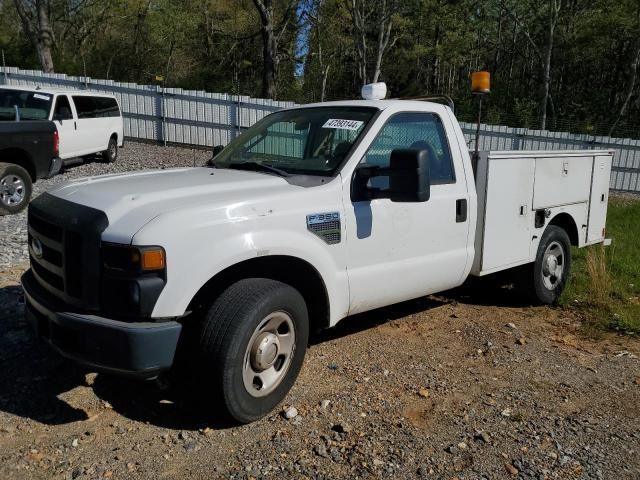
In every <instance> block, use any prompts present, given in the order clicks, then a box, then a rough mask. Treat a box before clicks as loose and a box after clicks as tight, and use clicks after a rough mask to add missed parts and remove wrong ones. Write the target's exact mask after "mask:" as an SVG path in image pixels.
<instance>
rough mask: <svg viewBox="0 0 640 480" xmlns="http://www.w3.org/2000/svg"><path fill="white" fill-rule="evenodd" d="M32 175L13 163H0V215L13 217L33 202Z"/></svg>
mask: <svg viewBox="0 0 640 480" xmlns="http://www.w3.org/2000/svg"><path fill="white" fill-rule="evenodd" d="M32 189H33V185H32V183H31V175H29V172H27V171H26V170H25V169H24V168H22V167H21V166H19V165H14V164H12V163H0V215H12V214H14V213H19V212H21V211H22V210H24V209H25V208H26V206H27V205H28V204H29V201H30V200H31V192H32Z"/></svg>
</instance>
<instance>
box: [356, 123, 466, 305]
mask: <svg viewBox="0 0 640 480" xmlns="http://www.w3.org/2000/svg"><path fill="white" fill-rule="evenodd" d="M397 148H412V149H420V150H426V151H427V156H428V158H429V164H430V171H431V197H430V199H429V200H428V201H426V202H392V201H391V200H389V199H375V200H371V201H358V202H353V201H352V202H351V205H350V207H347V209H346V210H347V212H346V221H347V242H348V246H347V248H348V274H349V288H350V309H349V314H354V313H358V312H363V311H367V310H371V309H373V308H377V307H380V306H384V305H390V304H393V303H397V302H401V301H404V300H409V299H412V298H418V297H421V296H424V295H427V294H429V293H433V292H436V291H442V290H446V289H449V288H452V287H455V286H457V285H459V284H460V283H461V280H462V276H463V275H464V271H465V267H466V264H467V260H468V255H469V252H468V235H469V223H470V222H469V220H468V218H467V216H466V215H465V217H464V218H462V216H461V215H457V212H456V205H457V204H460V202H463V201H464V202H467V204H468V202H469V198H468V192H467V188H466V185H465V180H464V175H463V172H461V171H460V172H458V171H456V169H455V167H454V165H461V162H460V161H457V162H454V159H453V157H452V154H451V149H450V148H449V141H448V139H447V136H446V133H445V130H444V127H443V125H442V122H441V121H440V118H439V117H438V116H437V115H435V114H433V113H429V112H415V113H414V112H407V113H398V114H395V115H393V116H392V117H391V118H390V119H389V120H388V121H387V123H386V124H385V126H384V127H383V128H382V130H381V131H380V133H379V134H378V136H377V137H376V139H375V140H374V141H373V142H372V144H371V146H370V147H369V149H368V151H367V153H366V154H365V156H364V158H363V159H362V163H366V164H369V165H379V166H381V167H386V166H389V159H390V156H391V151H392V150H394V149H397ZM458 160H460V159H458ZM388 180H389V179H388V177H377V178H373V179H372V180H371V181H370V186H371V187H377V188H383V189H384V188H385V186H388ZM458 213H459V212H458Z"/></svg>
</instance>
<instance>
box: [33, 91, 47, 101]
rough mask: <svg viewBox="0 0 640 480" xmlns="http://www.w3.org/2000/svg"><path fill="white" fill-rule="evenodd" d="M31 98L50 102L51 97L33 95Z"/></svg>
mask: <svg viewBox="0 0 640 480" xmlns="http://www.w3.org/2000/svg"><path fill="white" fill-rule="evenodd" d="M33 98H37V99H38V100H47V101H49V100H51V97H50V96H48V95H40V94H39V93H34V94H33Z"/></svg>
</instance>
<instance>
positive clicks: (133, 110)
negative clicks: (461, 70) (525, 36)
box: [0, 67, 640, 192]
mask: <svg viewBox="0 0 640 480" xmlns="http://www.w3.org/2000/svg"><path fill="white" fill-rule="evenodd" d="M0 68H1V67H0ZM0 84H8V85H32V86H34V85H35V86H38V85H39V86H41V87H49V88H63V89H90V90H93V91H98V92H105V93H109V94H112V95H115V96H116V98H118V100H119V102H120V106H121V108H122V113H123V116H124V128H125V136H126V137H129V138H132V139H139V140H147V141H153V142H158V143H165V144H166V143H172V144H184V145H191V146H198V147H212V146H214V145H226V144H227V143H228V142H229V141H231V140H233V138H235V136H237V135H238V134H239V133H240V132H241V131H242V130H243V129H246V128H248V127H249V126H251V125H252V124H253V123H255V122H256V121H258V120H260V119H261V118H262V117H264V116H265V115H267V114H269V113H271V112H274V111H276V110H279V109H282V108H287V107H291V106H294V105H295V104H294V103H293V102H278V101H273V100H266V99H257V98H251V97H247V96H242V95H227V94H222V93H209V92H204V91H194V90H183V89H181V88H164V89H163V88H162V87H161V86H156V85H137V84H134V83H121V82H114V81H112V80H96V79H93V78H89V77H72V76H67V75H63V74H45V73H42V72H40V71H37V70H20V69H18V68H15V67H6V68H2V71H1V73H0ZM461 127H462V130H463V132H464V134H465V137H466V139H467V141H468V145H469V147H470V148H473V147H474V145H473V141H474V140H473V139H474V137H475V125H474V124H471V123H464V122H462V123H461ZM480 138H481V144H480V149H481V150H565V149H574V150H576V149H611V150H615V152H616V153H615V156H614V160H613V170H612V173H611V188H612V189H614V190H619V191H627V192H640V140H632V139H628V138H626V139H624V138H611V137H599V136H598V137H596V136H591V135H577V134H571V133H566V132H549V131H545V130H529V129H525V128H511V127H505V126H496V125H482V126H481V137H480Z"/></svg>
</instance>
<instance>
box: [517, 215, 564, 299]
mask: <svg viewBox="0 0 640 480" xmlns="http://www.w3.org/2000/svg"><path fill="white" fill-rule="evenodd" d="M570 273H571V241H570V240H569V235H567V232H566V231H565V230H564V229H562V228H560V227H557V226H555V225H550V226H549V227H547V229H546V230H545V232H544V234H543V235H542V238H541V239H540V244H539V245H538V252H537V254H536V260H535V262H534V263H533V264H531V265H527V266H525V267H523V269H522V271H521V275H520V282H519V283H520V288H521V289H522V290H523V291H524V292H525V293H526V294H527V296H529V297H530V298H531V300H533V301H534V302H535V303H542V304H546V305H552V304H555V303H558V300H559V299H560V295H562V292H563V291H564V289H565V287H566V285H567V281H568V280H569V275H570Z"/></svg>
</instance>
